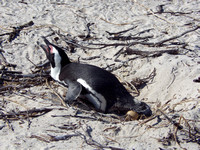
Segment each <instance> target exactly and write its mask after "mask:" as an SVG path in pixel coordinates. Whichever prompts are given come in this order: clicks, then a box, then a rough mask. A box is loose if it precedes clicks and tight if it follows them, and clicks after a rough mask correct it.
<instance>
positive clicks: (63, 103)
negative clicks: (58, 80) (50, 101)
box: [46, 80, 69, 107]
mask: <svg viewBox="0 0 200 150" xmlns="http://www.w3.org/2000/svg"><path fill="white" fill-rule="evenodd" d="M46 85H47V86H48V87H49V88H50V89H51V91H52V92H53V93H54V94H56V96H57V97H58V98H59V99H60V101H61V103H62V105H63V106H65V107H69V105H68V104H67V105H66V103H65V101H64V99H63V98H62V97H61V96H60V95H59V94H58V93H57V92H56V91H55V90H54V89H53V88H52V87H51V86H50V84H49V83H48V81H47V80H46Z"/></svg>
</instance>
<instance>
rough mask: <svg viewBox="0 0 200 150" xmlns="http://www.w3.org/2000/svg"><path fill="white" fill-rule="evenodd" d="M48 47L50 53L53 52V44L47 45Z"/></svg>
mask: <svg viewBox="0 0 200 150" xmlns="http://www.w3.org/2000/svg"><path fill="white" fill-rule="evenodd" d="M49 47H50V53H51V54H53V46H52V45H49Z"/></svg>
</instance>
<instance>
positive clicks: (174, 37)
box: [154, 26, 200, 46]
mask: <svg viewBox="0 0 200 150" xmlns="http://www.w3.org/2000/svg"><path fill="white" fill-rule="evenodd" d="M199 28H200V26H197V27H196V28H194V29H191V30H188V31H185V32H183V33H181V34H180V35H177V36H173V37H171V38H168V39H165V40H162V41H160V42H157V43H155V44H154V45H155V46H161V45H163V43H166V42H168V41H172V40H174V39H178V38H180V37H181V36H183V35H185V34H188V33H190V32H193V31H196V30H198V29H199Z"/></svg>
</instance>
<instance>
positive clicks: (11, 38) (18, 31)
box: [4, 21, 34, 42]
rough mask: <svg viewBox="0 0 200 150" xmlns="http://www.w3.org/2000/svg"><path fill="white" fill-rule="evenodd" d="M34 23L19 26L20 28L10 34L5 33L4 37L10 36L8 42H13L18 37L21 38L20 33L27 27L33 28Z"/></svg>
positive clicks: (14, 28)
mask: <svg viewBox="0 0 200 150" xmlns="http://www.w3.org/2000/svg"><path fill="white" fill-rule="evenodd" d="M33 24H34V23H33V21H30V22H28V23H26V24H24V25H21V26H18V27H13V31H12V32H10V33H4V35H7V34H9V38H8V41H9V42H12V41H13V40H14V39H15V38H16V37H17V36H19V33H20V32H21V30H23V29H24V28H26V27H29V26H32V25H33Z"/></svg>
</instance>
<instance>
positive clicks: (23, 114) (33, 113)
mask: <svg viewBox="0 0 200 150" xmlns="http://www.w3.org/2000/svg"><path fill="white" fill-rule="evenodd" d="M52 110H53V109H52V108H42V109H31V110H27V111H19V112H16V113H13V112H11V113H8V114H1V115H0V119H7V120H19V119H26V118H29V117H38V116H41V115H44V114H46V113H48V112H50V111H52Z"/></svg>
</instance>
